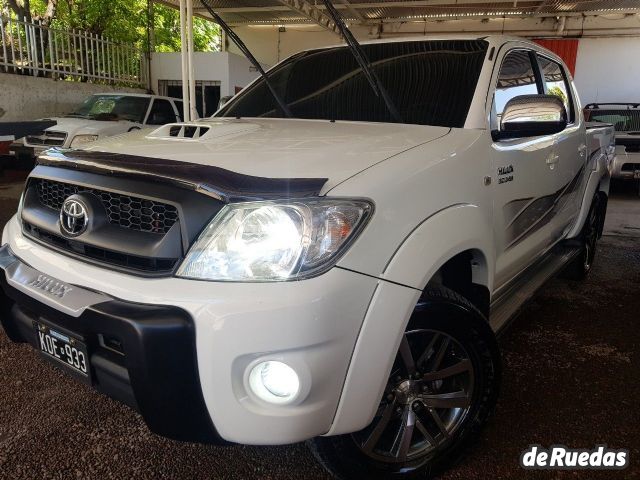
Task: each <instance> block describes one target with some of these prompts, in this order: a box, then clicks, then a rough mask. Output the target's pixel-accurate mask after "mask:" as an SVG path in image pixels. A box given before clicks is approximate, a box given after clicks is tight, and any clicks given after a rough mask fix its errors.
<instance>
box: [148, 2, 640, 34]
mask: <svg viewBox="0 0 640 480" xmlns="http://www.w3.org/2000/svg"><path fill="white" fill-rule="evenodd" d="M155 1H156V2H157V3H163V4H166V5H168V6H172V7H176V8H177V7H178V4H179V3H180V0H155ZM209 1H210V4H211V5H212V6H213V7H214V9H215V10H216V12H217V13H219V14H220V16H221V17H222V18H223V19H224V20H225V21H226V22H227V23H228V24H230V25H256V24H258V25H287V24H304V23H316V24H318V25H320V26H322V27H323V28H325V29H327V30H331V31H336V28H335V25H333V22H332V21H331V19H330V18H329V17H328V16H327V15H326V13H325V11H324V6H323V5H322V4H321V2H317V1H315V0H209ZM334 5H335V6H336V8H337V9H338V10H339V11H340V12H341V13H342V15H343V17H344V19H345V20H346V21H348V22H350V23H359V24H363V25H367V24H370V25H373V24H380V23H399V22H412V21H416V22H419V21H422V20H426V19H442V20H448V19H455V18H476V19H477V18H503V17H528V16H531V17H541V16H582V15H588V14H596V13H597V14H634V13H640V0H493V1H487V0H392V1H387V0H334ZM193 9H194V14H196V15H199V16H202V17H205V18H210V16H209V15H208V13H207V11H206V10H205V9H204V8H203V7H202V4H201V3H200V0H194V2H193Z"/></svg>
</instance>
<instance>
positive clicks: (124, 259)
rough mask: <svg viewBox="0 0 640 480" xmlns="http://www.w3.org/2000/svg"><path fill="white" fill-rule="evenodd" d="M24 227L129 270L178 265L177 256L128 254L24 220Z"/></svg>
mask: <svg viewBox="0 0 640 480" xmlns="http://www.w3.org/2000/svg"><path fill="white" fill-rule="evenodd" d="M24 228H25V230H26V232H27V233H28V234H29V235H31V236H32V237H34V238H37V239H38V240H41V241H43V242H46V243H48V244H50V245H53V246H56V247H58V248H60V249H63V250H66V251H68V252H71V253H74V254H76V255H80V256H83V257H86V258H89V259H92V260H96V261H98V262H101V263H109V264H111V265H117V266H120V267H122V268H126V269H128V270H134V271H139V272H145V273H146V272H152V273H156V274H157V273H163V272H171V271H173V269H174V267H175V266H176V263H177V261H178V260H177V259H175V258H149V257H140V256H136V255H128V254H125V253H120V252H114V251H112V250H107V249H104V248H97V247H94V246H91V245H86V244H83V243H82V242H78V241H74V240H69V239H67V238H64V237H61V236H60V235H55V234H53V233H50V232H47V231H45V230H43V229H41V228H38V227H36V226H35V225H31V224H30V223H27V222H24Z"/></svg>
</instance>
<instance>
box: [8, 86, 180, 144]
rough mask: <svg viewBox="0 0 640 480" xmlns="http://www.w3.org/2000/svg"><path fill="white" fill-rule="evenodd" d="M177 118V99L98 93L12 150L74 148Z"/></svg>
mask: <svg viewBox="0 0 640 480" xmlns="http://www.w3.org/2000/svg"><path fill="white" fill-rule="evenodd" d="M181 117H182V101H181V100H176V99H174V98H169V97H159V96H157V95H147V94H139V93H100V94H96V95H91V96H89V97H87V99H86V100H85V101H84V102H83V103H82V105H80V106H79V107H78V108H77V109H76V110H75V111H73V112H72V113H70V114H68V115H65V116H63V117H55V118H52V119H51V120H55V121H56V122H57V125H56V126H54V127H51V128H47V129H45V130H43V131H42V132H39V133H36V134H33V135H28V136H26V137H25V138H24V139H23V140H22V141H21V142H20V144H18V145H14V148H13V151H14V152H15V154H16V155H20V156H22V155H27V156H29V157H33V156H34V155H35V156H37V155H39V154H40V153H42V152H43V151H44V150H47V149H48V148H51V147H61V148H78V147H80V146H83V145H84V146H86V145H88V144H90V143H93V142H95V141H96V140H98V139H102V138H106V137H111V136H113V135H119V134H121V133H126V132H131V131H133V130H140V129H141V128H144V127H146V126H157V125H164V124H166V123H172V122H179V121H180V120H181Z"/></svg>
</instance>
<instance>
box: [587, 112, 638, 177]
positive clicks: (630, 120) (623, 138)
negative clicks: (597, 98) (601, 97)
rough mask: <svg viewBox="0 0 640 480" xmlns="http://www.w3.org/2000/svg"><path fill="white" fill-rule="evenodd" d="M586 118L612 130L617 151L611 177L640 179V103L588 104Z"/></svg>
mask: <svg viewBox="0 0 640 480" xmlns="http://www.w3.org/2000/svg"><path fill="white" fill-rule="evenodd" d="M584 113H585V118H586V119H587V120H588V121H591V122H604V123H610V124H612V125H613V126H614V128H615V131H616V133H615V135H616V152H615V157H614V159H613V163H612V166H611V177H612V178H620V179H625V180H640V103H590V104H589V105H587V106H586V107H585V112H584Z"/></svg>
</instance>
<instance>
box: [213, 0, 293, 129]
mask: <svg viewBox="0 0 640 480" xmlns="http://www.w3.org/2000/svg"><path fill="white" fill-rule="evenodd" d="M201 3H202V5H203V6H204V8H206V9H207V11H208V12H209V14H210V15H211V16H212V17H213V19H214V20H215V21H216V23H217V24H218V25H220V28H222V30H224V33H226V34H227V36H228V37H229V38H230V39H231V40H233V43H235V44H236V46H237V47H238V48H239V49H240V51H241V52H242V53H243V54H244V56H245V57H247V60H249V61H250V62H251V64H252V65H253V66H254V68H255V69H256V70H257V71H258V73H260V76H261V77H262V79H263V80H264V83H265V85H266V86H267V88H268V89H269V91H270V92H271V95H273V98H274V99H275V101H276V103H277V104H278V107H280V110H282V113H283V114H284V116H285V117H287V118H293V114H292V113H291V110H290V109H289V107H288V106H287V104H286V103H285V102H284V100H283V99H282V97H281V96H280V94H279V93H278V92H277V91H276V89H275V88H274V87H273V84H272V83H271V81H270V80H269V77H268V76H267V74H266V72H265V71H264V69H263V68H262V65H260V62H258V60H256V57H254V56H253V54H252V53H251V51H250V50H249V49H248V48H247V46H246V45H245V43H244V42H243V41H242V40H241V39H240V37H239V36H238V35H237V34H236V32H234V31H233V30H232V29H231V27H230V26H229V25H227V23H226V22H225V21H224V20H222V18H221V17H220V15H218V14H217V13H216V12H215V11H214V10H213V7H211V5H209V2H208V0H202V2H201Z"/></svg>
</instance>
